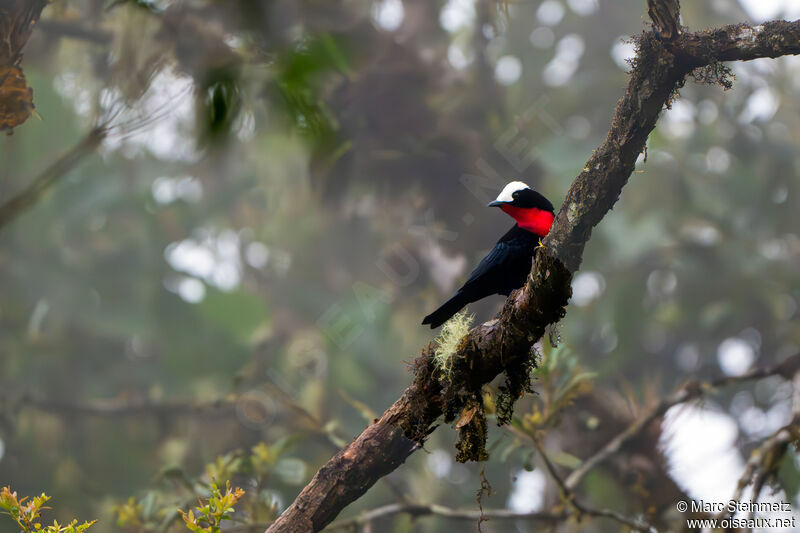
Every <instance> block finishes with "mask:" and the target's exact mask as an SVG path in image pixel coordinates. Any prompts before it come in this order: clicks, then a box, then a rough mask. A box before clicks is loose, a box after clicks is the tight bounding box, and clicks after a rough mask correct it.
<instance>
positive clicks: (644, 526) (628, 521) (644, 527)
mask: <svg viewBox="0 0 800 533" xmlns="http://www.w3.org/2000/svg"><path fill="white" fill-rule="evenodd" d="M514 433H515V434H516V435H520V436H524V437H526V438H527V439H528V440H529V441H530V442H531V443H532V444H533V446H534V447H535V448H536V451H537V452H539V456H540V457H541V458H542V461H543V462H544V464H545V467H546V468H547V472H548V473H549V474H550V477H551V478H553V481H555V483H556V485H557V486H558V490H559V492H560V493H561V498H562V499H563V500H566V501H567V503H568V504H569V505H571V506H572V507H573V508H574V509H575V511H576V512H577V514H578V516H579V517H580V515H584V514H585V515H588V516H593V517H597V518H610V519H612V520H615V521H617V522H619V523H620V524H622V525H625V526H628V527H629V528H631V529H633V530H636V531H642V532H644V533H647V532H649V531H655V528H654V527H653V526H652V525H650V524H648V523H647V522H644V521H642V520H636V519H634V518H629V517H627V516H625V515H623V514H621V513H618V512H617V511H612V510H610V509H595V508H594V507H589V506H587V505H585V504H584V503H582V502H581V501H579V500H578V498H577V497H576V496H575V493H574V492H573V491H572V489H571V488H570V487H568V486H567V484H566V483H565V482H564V480H563V479H562V478H561V476H560V475H559V474H558V471H557V470H556V467H555V465H554V464H553V462H552V461H551V460H550V457H548V455H547V453H546V452H545V451H544V448H543V447H542V445H541V443H540V442H539V440H538V439H537V438H536V437H534V436H532V435H527V434H525V433H522V432H514Z"/></svg>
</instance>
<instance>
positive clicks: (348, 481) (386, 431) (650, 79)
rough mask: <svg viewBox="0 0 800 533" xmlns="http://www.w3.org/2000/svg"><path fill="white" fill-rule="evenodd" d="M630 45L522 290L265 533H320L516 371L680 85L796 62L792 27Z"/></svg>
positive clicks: (419, 367)
mask: <svg viewBox="0 0 800 533" xmlns="http://www.w3.org/2000/svg"><path fill="white" fill-rule="evenodd" d="M638 44H639V49H638V55H637V60H636V64H635V66H634V68H633V70H632V72H631V75H630V80H629V82H628V86H627V88H626V91H625V94H624V96H623V97H622V98H621V99H620V100H619V102H618V103H617V106H616V110H615V113H614V119H613V122H612V124H611V128H610V130H609V132H608V136H607V137H606V139H605V141H604V142H603V143H602V144H601V145H600V147H599V148H598V149H597V150H596V151H595V152H594V154H593V155H592V157H591V158H590V159H589V161H588V162H587V163H586V166H585V167H584V169H583V171H582V172H581V174H580V175H579V176H578V177H577V178H576V179H575V180H574V181H573V183H572V185H571V187H570V189H569V191H568V192H567V196H566V199H565V201H564V203H563V205H562V206H561V209H560V210H559V212H558V215H557V216H556V219H555V221H554V223H553V227H552V229H551V231H550V233H549V235H548V236H547V238H546V239H545V243H544V244H545V246H546V248H544V249H539V250H538V251H537V253H536V256H535V259H534V264H533V268H532V271H531V275H530V276H529V278H528V281H527V283H526V285H525V286H524V287H523V288H522V289H520V290H518V291H516V292H514V293H512V295H511V296H510V297H509V299H508V300H507V302H506V305H505V307H504V308H503V311H502V312H501V314H500V317H499V319H497V320H493V321H490V322H487V323H486V324H483V325H481V326H478V327H476V328H474V329H472V330H471V331H470V332H469V333H468V334H467V335H466V336H465V337H464V338H463V339H462V340H461V342H460V343H459V348H458V350H457V353H456V354H455V356H454V357H455V360H456V361H457V362H458V365H457V367H456V368H455V370H454V372H453V374H452V376H450V379H449V380H447V381H446V382H442V380H441V379H440V378H439V377H438V376H437V375H436V373H435V372H434V370H433V365H432V363H431V351H432V346H431V345H429V346H428V347H427V348H425V349H424V350H423V354H422V357H420V358H419V359H417V361H416V362H415V373H416V376H415V379H414V382H413V383H412V384H411V386H409V387H408V388H407V389H406V390H405V392H404V393H403V395H402V396H401V397H400V399H398V400H397V401H396V402H395V403H394V404H393V405H392V406H391V407H389V409H387V410H386V412H385V413H384V414H383V415H382V416H381V418H380V419H378V420H375V421H374V422H373V423H372V424H371V425H370V426H369V427H367V428H366V429H365V430H364V431H363V432H362V433H361V435H359V436H358V437H357V438H356V439H355V440H354V441H353V442H352V443H350V445H349V446H348V447H347V448H345V449H344V450H342V451H341V452H340V453H338V454H337V455H336V456H334V457H333V458H332V459H331V460H330V461H329V462H328V463H327V464H326V465H324V466H323V467H322V468H321V469H320V470H319V472H317V474H316V475H315V476H314V478H313V479H312V480H311V481H310V482H309V484H308V485H307V486H306V487H305V488H304V489H303V490H302V491H301V493H300V494H299V495H298V497H297V499H296V500H295V502H294V503H293V504H292V505H291V506H289V508H288V509H286V511H284V512H283V514H282V515H281V516H280V517H279V518H278V519H277V520H276V521H275V522H274V523H273V524H272V526H271V527H270V528H269V529H268V531H269V532H270V533H278V532H295V531H296V532H300V531H303V532H306V531H319V530H320V529H322V528H323V527H325V525H327V524H328V523H330V522H331V521H332V520H333V519H334V518H335V517H336V515H337V514H338V513H339V512H340V511H341V510H342V509H343V508H344V507H345V506H347V505H348V504H350V503H351V502H353V501H354V500H356V499H358V498H359V497H360V496H361V495H362V494H364V493H365V492H366V491H367V490H368V489H369V488H370V487H371V486H372V485H373V484H374V483H375V482H376V481H377V480H378V479H380V478H381V477H383V476H384V475H386V474H388V473H389V472H391V471H393V470H394V469H395V468H397V467H398V466H399V465H400V464H402V463H403V462H404V461H405V459H406V458H407V457H408V456H409V455H410V454H411V453H413V452H414V451H415V450H417V449H418V448H419V447H420V446H421V445H422V443H423V442H424V440H425V438H426V437H427V435H428V434H429V433H430V432H431V431H433V430H434V429H435V425H434V424H435V423H436V421H437V420H438V419H439V417H440V416H442V415H443V414H444V415H445V418H446V419H449V418H453V417H454V416H457V412H458V410H459V409H461V408H463V407H464V405H465V403H464V402H465V400H464V396H465V395H469V394H470V393H472V394H474V392H475V391H479V390H480V387H481V386H482V385H484V384H486V383H488V382H490V381H491V380H492V379H494V377H495V376H497V375H498V374H500V373H501V372H503V371H504V370H506V369H511V370H510V372H512V373H513V372H514V371H517V372H519V370H520V368H521V367H520V364H521V363H522V362H524V361H525V359H526V358H527V357H528V352H529V350H530V348H531V346H532V345H533V343H534V342H536V341H538V340H539V339H540V338H541V337H542V334H543V333H544V331H545V328H546V327H547V326H548V325H549V324H551V323H554V322H557V321H558V320H560V319H561V317H562V316H563V315H564V313H565V309H564V308H565V306H566V304H567V301H568V299H569V297H570V292H571V290H570V280H571V273H572V272H575V271H576V270H577V269H578V267H579V266H580V263H581V258H582V256H583V249H584V247H585V245H586V242H587V241H588V240H589V237H590V235H591V231H592V229H593V228H594V227H595V226H596V225H597V224H598V223H599V222H600V220H602V218H603V217H604V216H605V214H606V213H608V211H609V210H610V209H611V208H612V207H613V206H614V204H615V203H616V201H617V199H618V198H619V195H620V193H621V192H622V188H623V187H624V186H625V184H626V183H627V181H628V178H629V176H630V175H631V173H632V172H633V170H634V166H635V163H636V159H637V157H638V156H639V154H640V153H641V152H642V151H643V150H644V148H645V142H646V141H647V137H648V135H649V134H650V132H651V131H652V130H653V129H654V128H655V125H656V121H657V120H658V116H659V114H660V113H661V110H662V109H663V108H664V106H665V105H667V104H668V103H669V101H670V99H671V98H673V97H674V96H675V94H676V91H677V89H679V88H680V87H681V86H682V84H683V82H684V80H685V78H686V76H687V75H688V74H689V73H691V72H692V71H693V70H694V69H696V68H699V67H703V66H706V65H713V64H716V63H717V62H719V61H725V60H730V59H755V58H756V57H776V56H778V55H786V54H798V53H800V22H794V23H786V22H774V23H769V24H763V25H760V26H756V27H750V26H746V25H735V26H727V27H725V28H720V29H718V30H713V31H705V32H700V33H696V34H684V35H682V36H680V38H678V39H676V40H674V41H671V42H665V41H664V40H662V39H661V38H660V37H659V36H658V35H656V34H655V33H654V32H652V31H650V32H645V33H644V34H643V35H642V36H641V37H640V38H639V41H638ZM454 398H455V400H456V401H454ZM459 401H460V403H459ZM476 418H477V417H476Z"/></svg>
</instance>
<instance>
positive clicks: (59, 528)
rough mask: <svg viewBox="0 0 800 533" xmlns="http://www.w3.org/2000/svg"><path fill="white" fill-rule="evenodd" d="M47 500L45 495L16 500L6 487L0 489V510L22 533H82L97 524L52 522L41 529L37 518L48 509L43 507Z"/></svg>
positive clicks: (14, 495) (48, 497) (14, 494)
mask: <svg viewBox="0 0 800 533" xmlns="http://www.w3.org/2000/svg"><path fill="white" fill-rule="evenodd" d="M49 500H50V496H48V495H47V494H45V493H42V494H41V495H39V496H34V497H32V498H30V499H29V498H28V497H27V496H24V497H22V498H18V497H17V493H16V492H11V489H10V487H8V486H6V487H3V488H2V489H0V509H2V510H3V514H7V515H8V516H10V517H11V518H12V519H13V520H14V521H15V522H16V523H17V525H18V526H19V527H20V528H21V529H22V531H23V533H83V532H84V531H86V530H87V529H89V528H90V527H92V526H93V525H94V524H95V523H96V522H97V520H92V521H91V522H83V523H82V524H78V521H77V520H72V521H71V522H69V523H68V524H59V523H58V521H57V520H53V524H52V525H49V526H44V527H42V524H41V522H40V521H39V518H40V517H41V512H42V510H44V509H49V507H45V505H44V504H45V503H47V502H48V501H49Z"/></svg>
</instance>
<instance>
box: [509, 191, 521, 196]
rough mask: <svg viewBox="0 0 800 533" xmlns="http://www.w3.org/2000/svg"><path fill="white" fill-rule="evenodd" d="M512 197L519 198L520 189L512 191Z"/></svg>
mask: <svg viewBox="0 0 800 533" xmlns="http://www.w3.org/2000/svg"><path fill="white" fill-rule="evenodd" d="M511 198H519V191H514V192H513V193H511Z"/></svg>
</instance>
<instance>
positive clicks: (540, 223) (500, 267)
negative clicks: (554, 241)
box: [422, 181, 555, 329]
mask: <svg viewBox="0 0 800 533" xmlns="http://www.w3.org/2000/svg"><path fill="white" fill-rule="evenodd" d="M488 207H499V208H500V209H501V210H502V211H503V212H504V213H506V214H507V215H509V216H510V217H511V218H513V219H514V220H515V221H516V224H514V226H513V227H512V228H511V229H510V230H508V232H507V233H506V234H505V235H503V236H502V237H500V240H499V241H497V244H495V245H494V248H492V249H491V251H490V252H489V253H488V254H486V257H484V258H483V259H481V262H480V263H478V266H476V267H475V269H474V270H473V271H472V272H471V273H470V275H469V277H468V278H467V281H466V282H465V283H464V285H463V286H462V287H461V288H460V289H458V290H457V291H456V293H455V294H454V295H453V296H452V298H450V299H449V300H447V301H446V302H445V303H443V304H442V305H441V307H439V308H438V309H437V310H436V311H434V312H433V313H431V314H429V315H428V316H426V317H425V318H424V319H423V321H422V324H423V325H426V324H429V325H430V327H431V329H436V328H438V327H439V326H441V325H442V324H444V323H445V322H447V321H448V320H449V319H450V317H452V316H453V315H454V314H456V313H457V312H458V311H460V310H461V309H462V308H463V307H464V306H465V305H467V304H469V303H472V302H477V301H478V300H481V299H483V298H486V297H487V296H490V295H492V294H502V295H504V296H508V295H509V294H511V291H513V290H515V289H518V288H520V287H522V285H523V284H524V283H525V279H526V278H527V276H528V273H529V272H530V271H531V262H532V260H533V253H534V250H535V249H536V248H537V247H538V246H541V240H542V239H543V238H544V236H545V235H547V233H548V232H549V231H550V226H552V225H553V220H554V218H555V212H554V210H553V204H551V203H550V201H549V200H548V199H547V198H545V197H544V196H542V195H541V194H540V193H538V192H536V191H535V190H533V189H532V188H530V187H529V186H528V185H527V184H525V183H523V182H521V181H512V182H511V183H509V184H508V185H506V186H505V187H504V188H503V190H502V191H500V194H499V195H498V196H497V199H495V200H494V201H493V202H491V203H490V204H489V205H488Z"/></svg>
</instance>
